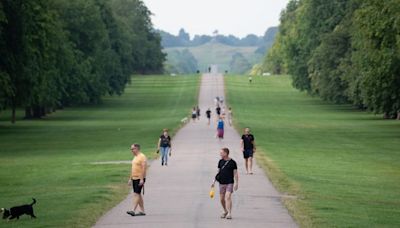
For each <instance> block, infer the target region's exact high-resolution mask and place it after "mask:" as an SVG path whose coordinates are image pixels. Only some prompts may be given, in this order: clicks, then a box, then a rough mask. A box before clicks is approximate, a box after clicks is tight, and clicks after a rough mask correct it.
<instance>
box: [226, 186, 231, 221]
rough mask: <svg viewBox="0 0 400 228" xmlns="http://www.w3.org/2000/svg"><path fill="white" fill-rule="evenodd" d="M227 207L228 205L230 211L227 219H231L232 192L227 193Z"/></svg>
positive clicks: (227, 208) (227, 209)
mask: <svg viewBox="0 0 400 228" xmlns="http://www.w3.org/2000/svg"><path fill="white" fill-rule="evenodd" d="M225 205H226V211H228V214H227V216H226V217H227V218H228V217H231V213H232V193H231V192H226V193H225Z"/></svg>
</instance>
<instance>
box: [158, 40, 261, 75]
mask: <svg viewBox="0 0 400 228" xmlns="http://www.w3.org/2000/svg"><path fill="white" fill-rule="evenodd" d="M183 49H188V50H189V51H190V52H191V53H192V54H193V56H194V57H195V58H196V59H197V62H198V65H199V69H200V70H201V71H205V70H206V69H207V68H208V66H209V65H210V64H218V67H219V70H220V71H221V72H223V71H225V70H229V71H230V67H229V62H230V61H231V59H232V56H233V55H234V54H235V53H241V54H242V55H243V56H244V57H245V58H246V59H247V60H248V61H249V62H250V63H251V64H256V63H258V62H259V61H260V60H261V59H262V58H263V56H262V55H260V54H256V53H254V52H255V51H256V49H257V47H234V46H229V45H225V44H221V43H213V42H209V43H206V44H203V45H200V46H195V47H176V48H175V47H174V48H166V49H164V52H165V53H169V52H171V51H173V50H180V51H181V50H183ZM168 57H169V56H168ZM168 57H167V58H168ZM171 57H173V56H172V55H171ZM175 62H177V61H175Z"/></svg>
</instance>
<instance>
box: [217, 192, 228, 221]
mask: <svg viewBox="0 0 400 228" xmlns="http://www.w3.org/2000/svg"><path fill="white" fill-rule="evenodd" d="M219 197H220V200H221V205H222V208H223V209H224V215H223V216H221V218H222V217H223V218H225V216H226V215H227V214H228V211H227V210H226V204H225V194H219Z"/></svg>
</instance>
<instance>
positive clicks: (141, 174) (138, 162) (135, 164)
mask: <svg viewBox="0 0 400 228" xmlns="http://www.w3.org/2000/svg"><path fill="white" fill-rule="evenodd" d="M131 151H132V154H133V156H134V158H133V160H132V171H131V176H130V178H129V182H128V184H131V183H132V187H133V209H132V210H131V211H127V212H126V213H128V214H129V215H132V216H143V215H146V213H145V212H144V202H143V196H142V194H141V193H142V188H143V187H144V183H145V181H146V168H147V159H146V156H145V155H144V154H143V153H142V152H140V145H139V144H132V146H131ZM138 206H139V212H136V209H137V207H138Z"/></svg>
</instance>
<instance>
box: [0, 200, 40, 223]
mask: <svg viewBox="0 0 400 228" xmlns="http://www.w3.org/2000/svg"><path fill="white" fill-rule="evenodd" d="M32 199H33V198H32ZM35 203H36V200H35V199H33V202H32V203H31V204H25V205H22V206H16V207H12V208H10V210H8V209H5V208H2V209H1V211H2V212H3V219H6V218H8V217H10V218H9V219H10V220H11V219H15V218H17V219H19V216H21V215H23V214H27V215H30V216H31V218H36V216H35V215H34V214H33V207H32V206H33V205H34V204H35Z"/></svg>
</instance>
